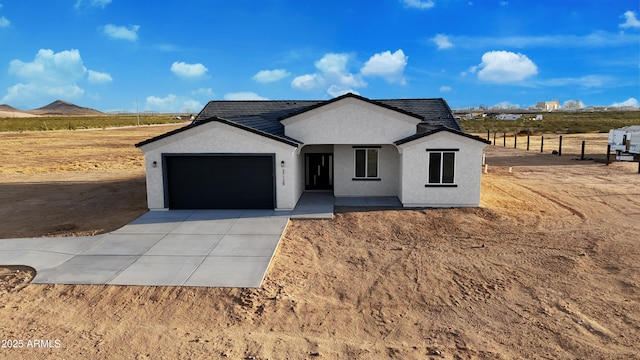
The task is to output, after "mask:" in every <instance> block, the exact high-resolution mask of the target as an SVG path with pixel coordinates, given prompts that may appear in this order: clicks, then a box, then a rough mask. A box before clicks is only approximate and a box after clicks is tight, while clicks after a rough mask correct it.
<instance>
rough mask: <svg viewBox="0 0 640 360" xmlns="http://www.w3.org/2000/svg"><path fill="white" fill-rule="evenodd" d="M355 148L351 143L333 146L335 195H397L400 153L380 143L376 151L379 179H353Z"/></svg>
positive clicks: (393, 147)
mask: <svg viewBox="0 0 640 360" xmlns="http://www.w3.org/2000/svg"><path fill="white" fill-rule="evenodd" d="M354 151H355V149H354V148H353V146H351V145H335V146H334V160H333V167H334V186H333V194H334V195H335V196H398V195H399V186H400V181H399V175H400V155H399V154H398V150H397V149H396V147H395V146H393V145H382V146H381V147H380V149H379V152H378V177H379V178H380V181H372V180H353V178H354V177H355V153H354Z"/></svg>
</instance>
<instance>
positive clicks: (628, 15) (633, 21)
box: [619, 10, 640, 29]
mask: <svg viewBox="0 0 640 360" xmlns="http://www.w3.org/2000/svg"><path fill="white" fill-rule="evenodd" d="M620 17H621V18H624V19H625V22H624V23H622V24H620V25H619V26H620V27H621V28H623V29H627V28H640V21H638V18H637V17H636V13H635V11H631V10H629V11H627V12H625V13H624V14H622V16H620Z"/></svg>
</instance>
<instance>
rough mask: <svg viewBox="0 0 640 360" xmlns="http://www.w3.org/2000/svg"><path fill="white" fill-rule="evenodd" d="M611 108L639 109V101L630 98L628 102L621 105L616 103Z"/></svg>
mask: <svg viewBox="0 0 640 360" xmlns="http://www.w3.org/2000/svg"><path fill="white" fill-rule="evenodd" d="M611 106H614V107H638V99H636V98H628V99H627V100H625V101H623V102H619V103H614V104H612V105H611Z"/></svg>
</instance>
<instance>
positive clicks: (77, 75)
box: [2, 49, 111, 105]
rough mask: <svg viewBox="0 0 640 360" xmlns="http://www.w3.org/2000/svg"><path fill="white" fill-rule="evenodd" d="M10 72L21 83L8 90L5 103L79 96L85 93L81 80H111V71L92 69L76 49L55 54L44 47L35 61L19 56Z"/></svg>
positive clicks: (25, 102)
mask: <svg viewBox="0 0 640 360" xmlns="http://www.w3.org/2000/svg"><path fill="white" fill-rule="evenodd" d="M9 74H10V75H13V76H15V77H17V78H18V79H19V82H18V83H17V84H15V85H13V86H11V87H9V88H8V89H7V95H5V96H4V97H3V98H2V102H5V103H12V104H16V105H17V103H20V104H30V103H42V102H45V101H52V100H55V99H75V98H79V97H81V96H82V95H83V94H84V89H83V88H81V87H80V86H79V85H78V83H79V82H82V81H84V80H88V81H89V82H92V83H104V82H108V81H111V76H110V75H109V74H107V73H102V72H97V71H93V70H88V69H87V68H86V67H85V66H84V64H83V62H82V57H81V56H80V51H78V50H76V49H72V50H64V51H60V52H58V53H54V52H53V50H49V49H40V50H39V51H38V52H37V53H36V55H35V57H34V59H33V61H30V62H26V61H22V60H19V59H15V60H12V61H11V62H10V63H9Z"/></svg>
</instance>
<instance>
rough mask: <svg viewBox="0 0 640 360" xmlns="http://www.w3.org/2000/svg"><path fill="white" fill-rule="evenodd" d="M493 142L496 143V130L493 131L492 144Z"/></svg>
mask: <svg viewBox="0 0 640 360" xmlns="http://www.w3.org/2000/svg"><path fill="white" fill-rule="evenodd" d="M495 144H496V132H495V131H494V132H493V145H495Z"/></svg>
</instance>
